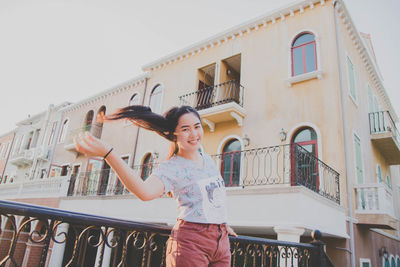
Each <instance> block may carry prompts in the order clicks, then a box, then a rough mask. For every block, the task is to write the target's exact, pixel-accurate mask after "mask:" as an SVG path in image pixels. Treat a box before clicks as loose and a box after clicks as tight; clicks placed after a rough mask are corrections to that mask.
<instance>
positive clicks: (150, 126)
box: [106, 105, 200, 142]
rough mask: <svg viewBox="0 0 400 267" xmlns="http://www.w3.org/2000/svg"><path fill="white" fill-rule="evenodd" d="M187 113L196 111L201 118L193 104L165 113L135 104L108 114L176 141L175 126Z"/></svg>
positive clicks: (110, 117) (113, 118)
mask: <svg viewBox="0 0 400 267" xmlns="http://www.w3.org/2000/svg"><path fill="white" fill-rule="evenodd" d="M186 113H194V114H195V115H196V116H197V117H198V118H199V120H200V115H199V114H198V113H197V111H196V109H194V108H192V107H191V106H180V107H173V108H171V109H169V110H168V111H167V112H166V113H165V114H164V115H160V114H157V113H154V112H152V111H151V108H150V107H147V106H141V105H133V106H127V107H124V108H121V109H119V110H118V111H117V112H116V113H114V114H111V115H108V116H107V117H106V119H107V120H121V119H128V120H129V121H131V122H132V123H133V124H134V125H136V126H138V127H141V128H144V129H146V130H150V131H154V132H156V133H157V134H159V135H161V136H162V137H164V138H166V139H168V140H169V141H172V142H175V135H174V132H175V128H176V126H177V125H178V120H179V118H180V117H181V116H182V115H184V114H186Z"/></svg>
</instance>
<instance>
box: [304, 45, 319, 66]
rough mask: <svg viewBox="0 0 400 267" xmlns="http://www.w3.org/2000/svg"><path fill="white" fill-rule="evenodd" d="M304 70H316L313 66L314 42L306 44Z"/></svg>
mask: <svg viewBox="0 0 400 267" xmlns="http://www.w3.org/2000/svg"><path fill="white" fill-rule="evenodd" d="M304 48H305V52H306V72H311V71H314V70H316V66H315V43H311V44H308V45H306V46H305V47H304Z"/></svg>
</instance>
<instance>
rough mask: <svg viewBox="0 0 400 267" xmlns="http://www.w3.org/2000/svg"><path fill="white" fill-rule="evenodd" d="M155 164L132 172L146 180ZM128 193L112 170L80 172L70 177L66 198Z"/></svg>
mask: <svg viewBox="0 0 400 267" xmlns="http://www.w3.org/2000/svg"><path fill="white" fill-rule="evenodd" d="M156 165H157V163H151V164H146V165H136V166H133V167H132V169H133V172H134V173H135V174H136V175H137V176H139V177H141V178H142V179H146V178H147V177H148V176H149V174H151V172H152V171H153V169H154V168H155V167H156ZM128 193H129V191H128V190H127V189H126V188H125V186H124V185H123V184H122V183H121V181H120V180H119V179H118V177H117V175H116V173H115V172H114V171H113V170H112V169H104V170H101V171H91V172H81V173H79V175H78V176H77V175H72V176H71V179H70V183H69V187H68V193H67V195H68V196H101V195H123V194H128Z"/></svg>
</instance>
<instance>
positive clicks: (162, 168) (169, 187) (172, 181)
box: [153, 161, 178, 194]
mask: <svg viewBox="0 0 400 267" xmlns="http://www.w3.org/2000/svg"><path fill="white" fill-rule="evenodd" d="M176 172H177V170H176V168H174V167H173V164H171V162H170V161H166V162H162V163H160V165H159V166H158V168H157V169H156V170H155V171H154V172H153V175H155V176H157V177H158V178H160V180H161V181H162V183H163V184H164V194H166V193H168V192H173V191H174V190H175V185H176V179H177V175H178V173H176Z"/></svg>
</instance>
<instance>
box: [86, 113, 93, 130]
mask: <svg viewBox="0 0 400 267" xmlns="http://www.w3.org/2000/svg"><path fill="white" fill-rule="evenodd" d="M93 117H94V111H93V110H90V111H89V112H88V113H87V114H86V118H85V124H84V125H83V130H84V131H90V129H91V128H92V122H93Z"/></svg>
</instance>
